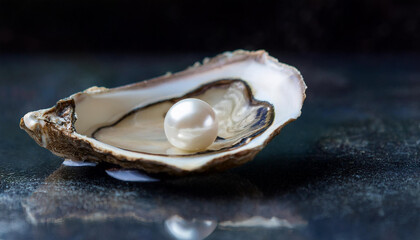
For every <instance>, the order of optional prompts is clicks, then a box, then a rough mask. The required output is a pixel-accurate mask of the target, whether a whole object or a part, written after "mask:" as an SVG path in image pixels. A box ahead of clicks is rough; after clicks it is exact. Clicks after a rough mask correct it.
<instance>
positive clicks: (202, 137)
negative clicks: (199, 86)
mask: <svg viewBox="0 0 420 240" xmlns="http://www.w3.org/2000/svg"><path fill="white" fill-rule="evenodd" d="M164 129H165V134H166V137H167V138H168V141H169V142H170V143H171V144H172V145H173V146H175V147H177V148H180V149H182V150H186V151H200V150H205V149H207V147H208V146H210V145H211V144H212V143H213V142H214V140H216V137H217V130H218V123H217V119H216V114H215V112H214V110H213V108H212V107H211V106H210V105H209V104H208V103H206V102H204V101H202V100H199V99H195V98H187V99H184V100H181V101H179V102H177V103H175V104H174V105H173V106H172V107H171V108H170V109H169V111H168V112H167V113H166V116H165V122H164Z"/></svg>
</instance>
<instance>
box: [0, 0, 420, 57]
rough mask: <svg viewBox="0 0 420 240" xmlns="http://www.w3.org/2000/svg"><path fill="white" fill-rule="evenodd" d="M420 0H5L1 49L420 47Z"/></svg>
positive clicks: (155, 50)
mask: <svg viewBox="0 0 420 240" xmlns="http://www.w3.org/2000/svg"><path fill="white" fill-rule="evenodd" d="M419 32H420V1H417V0H354V1H342V0H323V1H321V0H293V1H217V0H216V1H215V0H212V1H209V0H205V1H188V0H187V1H173V0H159V1H156V0H154V1H153V0H144V1H128V0H122V1H116V0H115V1H114V0H104V1H81V0H71V1H69V0H63V1H55V0H39V1H32V0H20V1H15V0H1V1H0V51H1V52H2V53H129V54H138V53H154V54H156V53H179V52H184V53H185V52H197V51H199V52H208V53H219V52H221V51H226V50H234V49H238V48H243V49H248V50H254V49H266V50H267V51H269V52H273V51H275V52H290V53H308V52H326V53H331V52H357V53H380V52H390V53H395V52H413V51H414V52H419V50H420V44H419V43H420V34H419Z"/></svg>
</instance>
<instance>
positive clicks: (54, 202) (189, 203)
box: [23, 166, 306, 228]
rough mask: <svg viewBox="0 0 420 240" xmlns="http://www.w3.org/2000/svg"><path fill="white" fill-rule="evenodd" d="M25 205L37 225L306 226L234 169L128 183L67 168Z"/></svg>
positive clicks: (83, 169) (90, 170)
mask: <svg viewBox="0 0 420 240" xmlns="http://www.w3.org/2000/svg"><path fill="white" fill-rule="evenodd" d="M139 186H141V187H139ZM203 186H206V187H204V188H203ZM23 206H24V209H25V212H26V214H27V215H28V217H29V219H30V220H31V221H32V222H33V223H59V222H63V221H65V220H66V219H83V220H89V221H97V220H104V219H113V218H133V219H137V220H139V221H141V222H156V223H161V222H163V221H165V220H167V219H171V217H172V216H175V215H176V216H179V218H182V219H184V221H193V220H194V219H196V220H216V221H218V222H219V223H220V224H221V225H220V226H221V227H222V226H223V227H224V228H234V227H240V226H243V225H244V224H248V226H249V225H250V223H249V219H251V220H253V221H252V222H251V224H252V223H258V225H255V224H254V225H255V226H256V227H265V226H264V225H263V224H261V222H264V220H268V222H269V223H270V224H271V225H273V224H272V222H273V221H278V220H280V219H283V220H285V221H288V222H289V223H290V224H291V226H296V227H297V226H304V225H305V224H306V221H305V220H304V219H302V217H301V216H300V215H299V214H297V213H295V210H294V209H293V208H291V207H290V204H288V203H287V202H282V201H277V200H276V201H272V200H266V199H263V193H262V192H261V191H260V190H259V189H258V187H257V186H256V185H254V184H253V183H252V182H250V181H249V180H248V179H246V178H243V177H241V176H239V175H234V174H231V173H219V174H211V175H204V176H191V177H184V178H175V179H167V180H163V181H161V182H157V183H156V182H155V183H141V184H136V183H134V184H133V183H130V184H127V183H125V182H120V181H114V180H113V179H111V178H108V177H106V175H104V173H103V169H102V168H100V167H67V166H61V167H60V168H59V169H57V170H56V171H55V172H54V173H53V174H51V175H50V176H49V177H47V178H46V180H45V182H44V183H43V184H41V185H40V186H39V187H38V188H37V189H36V190H35V191H34V192H33V193H32V195H31V196H29V197H28V198H26V199H25V200H24V201H23ZM255 216H259V217H257V218H255ZM179 218H177V219H179ZM272 219H274V220H272ZM255 220H257V221H255ZM283 220H282V221H283ZM281 227H283V226H281Z"/></svg>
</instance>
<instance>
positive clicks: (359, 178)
mask: <svg viewBox="0 0 420 240" xmlns="http://www.w3.org/2000/svg"><path fill="white" fill-rule="evenodd" d="M273 55H274V56H276V57H278V58H279V60H280V61H283V62H287V63H289V64H291V65H294V66H296V67H297V68H298V69H299V70H300V71H301V72H302V74H303V76H304V78H305V81H306V83H307V85H308V87H309V88H308V91H307V100H306V102H305V104H304V108H303V114H302V116H301V118H299V119H298V120H297V121H295V122H293V123H291V124H289V125H287V126H286V127H285V128H284V129H283V130H282V132H281V133H280V135H279V136H277V137H276V138H275V139H274V140H273V141H272V142H271V143H270V144H269V145H268V146H267V147H266V148H265V149H264V150H263V151H262V152H261V153H260V154H258V155H257V157H256V158H255V159H254V160H253V161H252V162H250V163H247V164H245V165H243V166H241V167H238V168H235V169H232V170H230V171H227V172H224V173H219V174H212V175H205V176H191V177H185V178H163V179H160V181H154V182H124V181H120V180H117V179H114V178H112V177H110V176H109V175H108V174H107V172H106V171H107V170H108V171H109V170H110V169H109V166H102V165H98V166H96V167H95V166H74V165H77V164H70V165H72V166H63V165H62V162H63V160H64V159H61V158H59V157H56V156H54V155H52V154H51V153H50V152H49V151H47V150H45V149H43V148H41V147H39V146H38V145H37V144H36V143H35V142H34V141H33V140H32V139H30V138H29V136H27V135H26V133H25V132H24V131H22V130H20V129H19V127H18V121H19V119H20V117H21V116H23V115H24V114H25V113H26V112H28V111H32V110H37V109H41V108H46V107H50V106H52V105H53V104H55V101H56V100H58V99H60V98H63V97H67V96H69V95H70V94H72V93H74V92H76V91H81V90H83V89H85V88H88V87H90V86H93V85H98V86H106V87H115V86H119V85H122V84H127V83H131V82H135V81H139V80H142V79H147V78H150V77H154V76H157V75H160V74H164V73H165V72H166V71H168V70H171V71H177V70H182V69H183V68H184V67H185V66H187V65H191V64H192V63H193V62H194V61H196V60H197V59H200V58H201V57H203V56H204V55H197V56H191V55H187V56H181V55H178V56H159V57H158V56H143V57H127V56H125V57H124V56H95V57H92V56H90V57H87V56H68V57H57V56H3V57H0V106H1V108H2V109H3V110H4V111H3V113H2V115H1V118H0V133H1V135H2V136H3V137H2V138H0V154H1V157H0V239H57V238H59V239H203V238H205V239H419V238H420V69H419V68H418V63H419V62H420V57H419V56H412V55H411V56H409V55H396V56H390V55H384V56H366V55H364V56H356V55H354V56H345V57H344V56H342V55H328V56H327V55H310V56H283V57H282V55H281V54H273ZM134 176H138V175H136V174H134Z"/></svg>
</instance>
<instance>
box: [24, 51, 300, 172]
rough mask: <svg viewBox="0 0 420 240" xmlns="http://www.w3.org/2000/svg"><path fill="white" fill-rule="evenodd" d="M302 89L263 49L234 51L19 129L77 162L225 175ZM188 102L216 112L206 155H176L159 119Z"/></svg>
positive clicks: (96, 92) (64, 106)
mask: <svg viewBox="0 0 420 240" xmlns="http://www.w3.org/2000/svg"><path fill="white" fill-rule="evenodd" d="M305 89H306V85H305V83H304V81H303V78H302V76H301V75H300V73H299V72H298V71H297V70H296V69H295V68H293V67H291V66H288V65H285V64H282V63H279V62H278V61H277V60H276V59H275V58H273V57H271V56H269V55H268V54H267V53H266V52H265V51H262V50H261V51H255V52H248V51H242V50H237V51H234V52H227V53H224V54H221V55H218V56H216V57H214V58H212V59H205V60H204V61H203V64H195V65H194V66H193V67H190V68H188V69H187V70H185V71H182V72H179V73H175V74H167V75H164V76H162V77H158V78H155V79H152V80H148V81H143V82H139V83H135V84H131V85H127V86H123V87H118V88H114V89H107V88H103V87H101V88H99V87H92V88H89V89H87V90H85V91H84V92H80V93H76V94H74V95H72V96H70V97H69V98H66V99H63V100H60V101H58V102H57V104H56V105H55V106H54V107H52V108H49V109H43V110H39V111H35V112H30V113H27V114H26V115H25V116H24V117H23V118H22V119H21V121H20V127H21V128H22V129H24V130H25V131H26V132H27V133H28V134H29V135H30V136H31V137H32V138H34V140H35V141H36V142H37V143H38V144H39V145H41V146H42V147H45V148H47V149H49V150H50V151H51V152H53V153H54V154H56V155H58V156H61V157H65V158H68V159H73V160H77V161H90V162H108V163H112V164H117V165H120V166H122V167H125V168H137V169H142V170H145V171H147V172H149V173H160V172H165V173H169V174H172V175H182V174H187V173H192V172H204V171H210V170H224V169H228V168H230V167H234V166H237V165H240V164H243V163H245V162H247V161H250V160H251V159H252V158H253V157H254V156H255V155H256V154H257V153H258V152H259V151H260V150H261V149H262V148H263V147H264V146H265V145H266V144H267V143H268V142H269V141H270V140H271V139H272V138H273V137H274V136H275V135H276V134H278V133H279V131H280V129H281V128H282V127H283V126H284V125H285V124H287V123H288V122H290V121H292V120H295V119H296V118H298V117H299V116H300V114H301V111H300V110H301V108H302V104H303V101H304V99H305ZM188 97H194V98H199V99H201V100H204V101H206V102H207V103H209V104H210V105H211V106H212V107H213V109H214V110H215V112H216V116H217V119H218V121H219V132H218V138H217V139H216V141H215V142H214V143H213V144H212V145H211V146H210V147H209V148H208V149H207V150H206V151H201V152H185V151H182V150H179V149H176V148H174V147H172V146H171V145H170V144H169V142H168V141H167V139H166V137H165V134H164V131H163V121H164V117H165V113H166V112H167V111H168V109H169V108H170V107H171V106H172V105H173V104H174V103H175V102H177V101H179V100H181V99H184V98H188Z"/></svg>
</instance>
